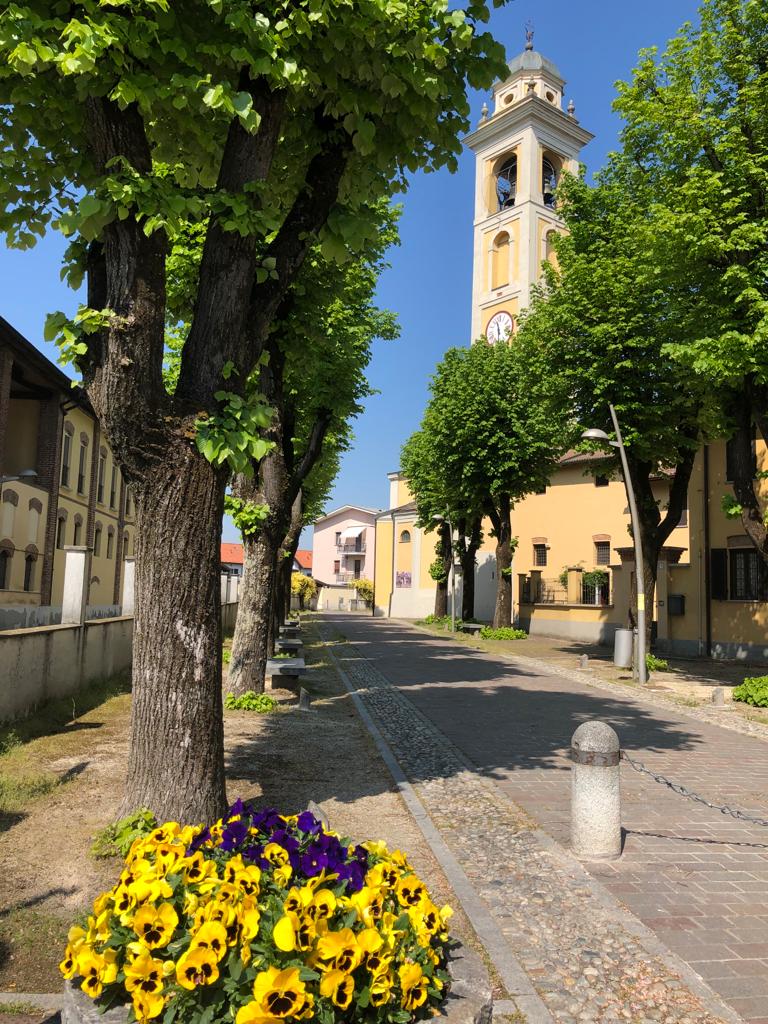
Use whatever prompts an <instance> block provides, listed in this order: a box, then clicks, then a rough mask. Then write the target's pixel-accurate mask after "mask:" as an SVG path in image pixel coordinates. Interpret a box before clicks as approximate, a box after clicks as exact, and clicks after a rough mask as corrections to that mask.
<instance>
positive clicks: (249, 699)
mask: <svg viewBox="0 0 768 1024" xmlns="http://www.w3.org/2000/svg"><path fill="white" fill-rule="evenodd" d="M277 706H278V705H277V701H276V700H275V698H274V697H270V695H269V694H268V693H256V692H254V691H253V690H246V691H245V693H242V694H240V696H239V697H236V696H235V695H234V693H228V694H227V695H226V697H225V698H224V707H225V708H226V709H227V711H256V712H257V713H258V714H260V715H268V714H269V713H270V711H275V710H276V709H277Z"/></svg>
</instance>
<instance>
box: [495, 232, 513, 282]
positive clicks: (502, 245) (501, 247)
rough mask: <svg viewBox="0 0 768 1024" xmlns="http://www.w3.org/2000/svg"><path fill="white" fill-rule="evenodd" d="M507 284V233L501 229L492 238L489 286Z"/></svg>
mask: <svg viewBox="0 0 768 1024" xmlns="http://www.w3.org/2000/svg"><path fill="white" fill-rule="evenodd" d="M505 284H509V235H508V234H507V232H506V231H502V232H501V234H499V235H497V236H496V237H495V238H494V240H493V249H492V251H491V288H501V287H502V286H503V285H505Z"/></svg>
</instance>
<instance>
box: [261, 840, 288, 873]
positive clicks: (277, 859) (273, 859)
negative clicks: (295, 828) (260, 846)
mask: <svg viewBox="0 0 768 1024" xmlns="http://www.w3.org/2000/svg"><path fill="white" fill-rule="evenodd" d="M264 856H265V857H266V858H267V860H268V861H269V862H270V864H274V866H275V867H281V866H282V865H283V864H287V863H288V851H287V850H286V849H285V847H284V846H281V845H280V844H279V843H267V845H266V846H265V847H264Z"/></svg>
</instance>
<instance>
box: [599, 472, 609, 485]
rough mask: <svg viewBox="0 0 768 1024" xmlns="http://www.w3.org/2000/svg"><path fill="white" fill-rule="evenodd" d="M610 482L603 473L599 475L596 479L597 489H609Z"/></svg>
mask: <svg viewBox="0 0 768 1024" xmlns="http://www.w3.org/2000/svg"><path fill="white" fill-rule="evenodd" d="M609 483H610V480H609V479H608V477H607V476H605V475H604V474H603V473H598V474H597V476H596V477H595V487H607V486H608V484H609Z"/></svg>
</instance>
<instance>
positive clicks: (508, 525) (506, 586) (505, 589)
mask: <svg viewBox="0 0 768 1024" xmlns="http://www.w3.org/2000/svg"><path fill="white" fill-rule="evenodd" d="M497 501H498V504H497V506H496V508H495V509H494V510H493V512H491V522H492V523H493V528H494V531H495V533H496V607H495V608H494V612H493V628H494V629H500V628H501V627H502V626H511V625H512V572H511V570H512V554H513V551H514V548H513V545H512V506H511V502H510V500H509V496H508V495H506V494H502V495H500V497H499V498H498V499H497Z"/></svg>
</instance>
